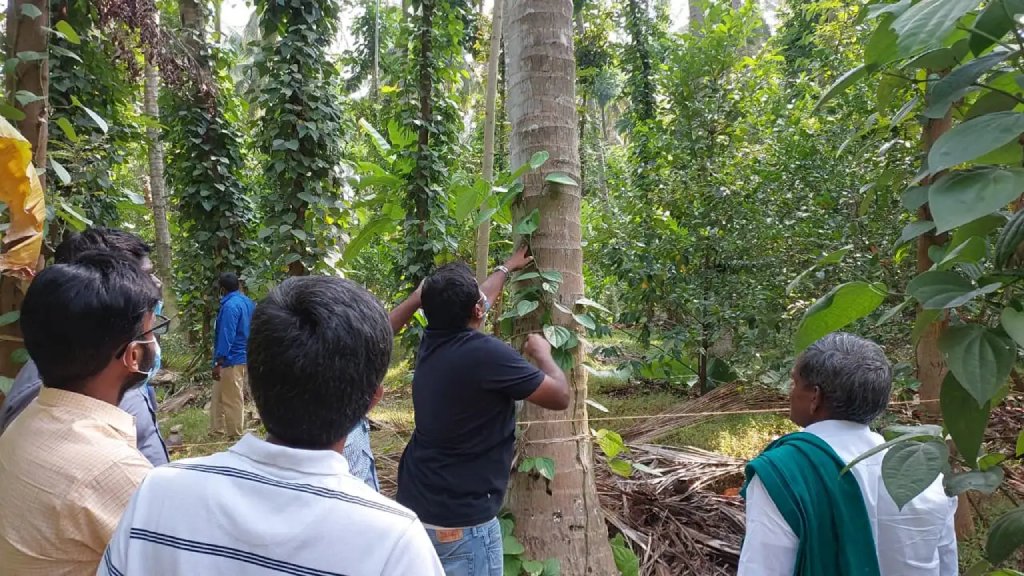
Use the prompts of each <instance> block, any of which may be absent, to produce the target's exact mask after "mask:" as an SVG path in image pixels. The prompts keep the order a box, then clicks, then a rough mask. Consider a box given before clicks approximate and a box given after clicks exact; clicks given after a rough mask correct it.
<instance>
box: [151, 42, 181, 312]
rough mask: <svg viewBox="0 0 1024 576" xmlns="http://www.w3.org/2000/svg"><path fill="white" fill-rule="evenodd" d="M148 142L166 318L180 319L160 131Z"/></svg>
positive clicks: (155, 82)
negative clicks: (172, 259) (176, 297)
mask: <svg viewBox="0 0 1024 576" xmlns="http://www.w3.org/2000/svg"><path fill="white" fill-rule="evenodd" d="M150 52H151V51H149V50H147V51H146V84H145V93H144V106H145V113H146V116H149V118H150V119H151V120H153V121H154V122H159V121H160V104H159V102H158V101H157V97H158V94H159V92H160V78H159V76H158V75H157V72H156V66H154V65H153V62H152V55H151V54H150ZM146 137H147V138H148V139H149V192H150V195H151V196H152V198H153V228H154V229H155V230H156V269H157V273H158V274H159V276H160V279H161V280H163V282H164V310H165V315H166V316H168V317H173V316H176V315H177V311H178V308H177V302H176V301H175V298H174V282H173V278H174V269H173V268H172V267H171V231H170V228H169V227H168V226H167V187H166V184H165V181H164V144H163V141H161V139H160V128H158V127H157V126H155V125H153V126H150V127H148V128H146Z"/></svg>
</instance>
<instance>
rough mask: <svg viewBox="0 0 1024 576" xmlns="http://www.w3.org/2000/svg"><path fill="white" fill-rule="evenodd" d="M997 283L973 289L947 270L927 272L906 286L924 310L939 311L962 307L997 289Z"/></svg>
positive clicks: (968, 282) (961, 277) (970, 283)
mask: <svg viewBox="0 0 1024 576" xmlns="http://www.w3.org/2000/svg"><path fill="white" fill-rule="evenodd" d="M1000 286H1001V285H1000V284H998V283H994V284H989V285H987V286H982V287H981V288H975V286H974V283H973V282H971V281H970V280H968V279H967V278H964V277H963V276H961V275H959V274H957V273H956V272H950V271H947V270H929V271H928V272H924V273H923V274H920V275H918V276H917V277H916V278H914V279H913V280H911V281H910V283H909V284H907V292H908V293H910V295H911V296H913V297H914V298H915V299H916V300H917V301H918V302H920V303H921V307H922V308H925V309H926V310H941V309H943V308H955V307H957V306H962V305H963V304H966V303H967V302H969V301H971V300H972V299H974V298H976V297H977V296H980V295H982V294H989V293H991V292H995V291H996V290H998V289H999V287H1000Z"/></svg>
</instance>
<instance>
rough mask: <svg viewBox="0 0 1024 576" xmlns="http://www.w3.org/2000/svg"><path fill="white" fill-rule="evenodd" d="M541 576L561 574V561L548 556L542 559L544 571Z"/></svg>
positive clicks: (560, 575)
mask: <svg viewBox="0 0 1024 576" xmlns="http://www.w3.org/2000/svg"><path fill="white" fill-rule="evenodd" d="M541 576H562V563H561V562H559V561H558V558H548V559H547V560H545V561H544V571H543V572H541Z"/></svg>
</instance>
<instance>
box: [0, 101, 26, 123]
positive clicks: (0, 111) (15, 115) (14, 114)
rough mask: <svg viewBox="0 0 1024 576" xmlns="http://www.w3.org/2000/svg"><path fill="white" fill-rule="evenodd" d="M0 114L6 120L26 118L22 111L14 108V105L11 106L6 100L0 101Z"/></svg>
mask: <svg viewBox="0 0 1024 576" xmlns="http://www.w3.org/2000/svg"><path fill="white" fill-rule="evenodd" d="M0 116H3V117H4V118H7V119H8V120H13V121H15V122H21V121H22V120H24V119H25V118H27V116H26V115H25V113H24V112H22V111H21V110H19V109H17V108H15V107H14V106H11V105H10V104H8V103H6V102H3V103H0Z"/></svg>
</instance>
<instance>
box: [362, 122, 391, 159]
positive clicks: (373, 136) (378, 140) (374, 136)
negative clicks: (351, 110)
mask: <svg viewBox="0 0 1024 576" xmlns="http://www.w3.org/2000/svg"><path fill="white" fill-rule="evenodd" d="M356 124H358V125H359V128H360V129H362V131H363V132H365V133H366V134H367V136H369V137H370V140H371V141H372V142H373V145H374V146H375V147H376V148H377V151H378V152H380V153H381V154H383V153H386V152H388V151H389V150H391V144H388V141H387V139H385V138H384V137H383V136H381V134H380V132H377V129H376V128H374V127H373V125H372V124H370V123H369V122H367V121H366V118H360V119H359V121H358V122H356Z"/></svg>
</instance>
